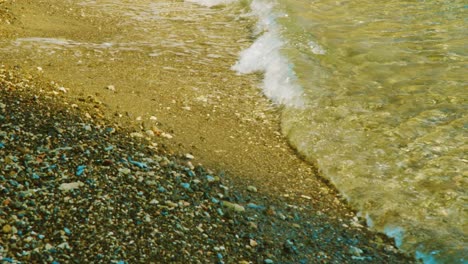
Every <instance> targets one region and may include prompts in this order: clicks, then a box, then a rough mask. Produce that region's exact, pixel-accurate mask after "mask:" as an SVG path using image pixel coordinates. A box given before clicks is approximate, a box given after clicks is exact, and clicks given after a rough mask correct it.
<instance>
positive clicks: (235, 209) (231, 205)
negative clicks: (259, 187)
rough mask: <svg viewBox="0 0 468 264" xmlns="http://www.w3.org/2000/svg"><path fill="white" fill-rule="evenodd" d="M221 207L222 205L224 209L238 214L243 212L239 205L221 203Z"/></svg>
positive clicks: (243, 209)
mask: <svg viewBox="0 0 468 264" xmlns="http://www.w3.org/2000/svg"><path fill="white" fill-rule="evenodd" d="M222 205H223V207H225V208H227V209H229V210H232V211H235V212H238V213H240V212H244V211H245V208H244V207H243V206H242V205H240V204H236V203H231V202H227V201H223V202H222Z"/></svg>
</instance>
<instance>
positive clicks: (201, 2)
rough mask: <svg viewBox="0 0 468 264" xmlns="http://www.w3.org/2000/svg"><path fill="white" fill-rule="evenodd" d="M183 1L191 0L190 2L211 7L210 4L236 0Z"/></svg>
mask: <svg viewBox="0 0 468 264" xmlns="http://www.w3.org/2000/svg"><path fill="white" fill-rule="evenodd" d="M185 1H186V2H191V3H197V4H199V5H203V6H207V7H212V6H218V5H225V4H229V3H232V2H235V1H236V0H185Z"/></svg>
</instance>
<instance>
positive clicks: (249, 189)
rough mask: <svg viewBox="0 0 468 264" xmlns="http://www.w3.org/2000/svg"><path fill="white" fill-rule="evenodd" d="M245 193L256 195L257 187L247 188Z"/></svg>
mask: <svg viewBox="0 0 468 264" xmlns="http://www.w3.org/2000/svg"><path fill="white" fill-rule="evenodd" d="M247 191H249V192H254V193H256V192H257V187H255V186H252V185H250V186H247Z"/></svg>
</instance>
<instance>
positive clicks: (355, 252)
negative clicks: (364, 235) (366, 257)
mask: <svg viewBox="0 0 468 264" xmlns="http://www.w3.org/2000/svg"><path fill="white" fill-rule="evenodd" d="M363 252H364V251H362V249H360V248H358V247H354V246H350V247H349V250H348V253H349V254H351V255H354V256H358V257H359V256H361V254H362V253H363Z"/></svg>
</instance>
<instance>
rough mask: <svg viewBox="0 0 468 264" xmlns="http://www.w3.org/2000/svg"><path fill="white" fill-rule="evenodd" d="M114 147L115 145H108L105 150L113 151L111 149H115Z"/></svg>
mask: <svg viewBox="0 0 468 264" xmlns="http://www.w3.org/2000/svg"><path fill="white" fill-rule="evenodd" d="M113 149H114V146H112V145H110V146H108V147H107V148H105V149H104V150H105V151H111V150H113Z"/></svg>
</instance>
